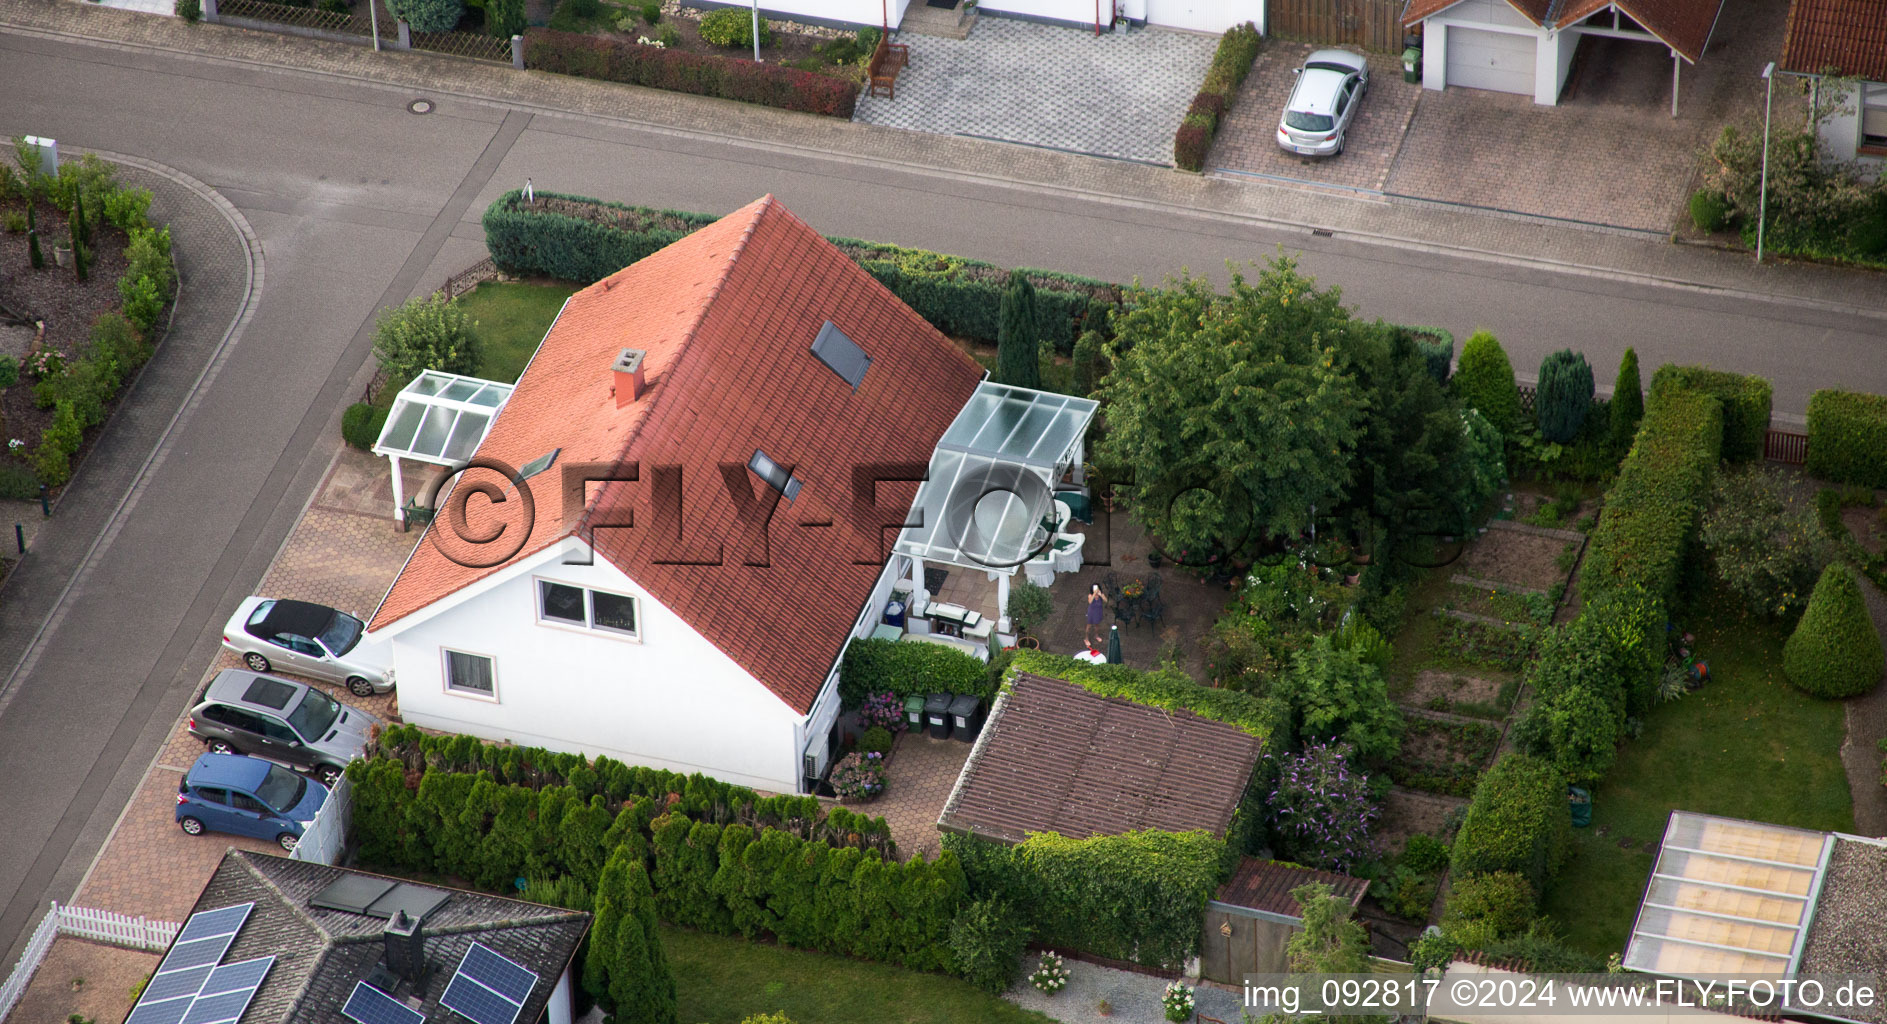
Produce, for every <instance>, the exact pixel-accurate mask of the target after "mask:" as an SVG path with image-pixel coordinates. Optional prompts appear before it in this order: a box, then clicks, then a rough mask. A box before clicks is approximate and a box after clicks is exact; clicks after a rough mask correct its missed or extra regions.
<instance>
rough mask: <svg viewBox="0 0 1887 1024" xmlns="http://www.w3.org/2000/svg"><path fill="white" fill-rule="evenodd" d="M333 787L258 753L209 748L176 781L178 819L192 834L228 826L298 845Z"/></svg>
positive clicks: (231, 829)
mask: <svg viewBox="0 0 1887 1024" xmlns="http://www.w3.org/2000/svg"><path fill="white" fill-rule="evenodd" d="M327 799H328V788H327V787H326V786H323V785H322V784H321V783H319V782H316V781H314V780H313V779H309V778H305V777H303V776H300V775H297V774H295V773H294V772H291V771H289V770H288V769H286V768H283V767H282V766H281V765H278V764H272V763H270V762H268V761H264V760H262V759H261V758H258V757H244V756H243V755H241V754H204V755H203V756H202V757H199V758H197V763H196V764H193V765H191V766H190V771H189V772H188V773H187V774H185V775H184V777H183V781H182V782H180V783H178V784H177V824H178V825H181V826H182V827H183V830H184V831H185V832H187V833H189V834H190V835H193V836H200V835H202V834H203V833H205V832H228V833H231V834H233V835H239V836H252V837H254V838H256V839H272V840H274V841H275V842H276V843H278V844H280V846H281V847H282V849H284V850H289V851H293V850H294V849H295V843H296V842H298V841H299V840H300V839H301V834H302V832H303V831H304V830H305V829H306V828H307V827H308V826H309V825H310V824H312V823H313V822H314V816H315V814H316V813H317V812H319V811H320V810H321V805H322V804H323V803H325V802H326V801H327Z"/></svg>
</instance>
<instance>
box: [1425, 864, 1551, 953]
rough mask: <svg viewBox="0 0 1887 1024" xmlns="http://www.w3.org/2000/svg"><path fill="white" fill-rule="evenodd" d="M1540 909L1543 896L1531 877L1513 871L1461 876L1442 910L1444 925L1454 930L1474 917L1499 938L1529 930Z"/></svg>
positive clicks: (1445, 929) (1445, 927)
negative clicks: (1532, 884) (1538, 893)
mask: <svg viewBox="0 0 1887 1024" xmlns="http://www.w3.org/2000/svg"><path fill="white" fill-rule="evenodd" d="M1538 912H1539V897H1538V895H1537V894H1536V893H1535V892H1534V891H1533V886H1531V885H1529V884H1528V883H1527V880H1526V879H1525V878H1523V877H1521V876H1520V875H1518V874H1515V873H1514V872H1512V871H1495V872H1493V873H1491V874H1486V875H1469V876H1467V877H1465V878H1457V879H1455V880H1454V883H1453V885H1452V887H1451V891H1450V892H1449V894H1448V905H1447V906H1446V907H1445V908H1444V909H1443V910H1442V919H1441V920H1442V929H1443V930H1444V931H1447V932H1454V931H1455V930H1456V929H1457V928H1459V927H1460V926H1461V925H1463V924H1465V923H1467V922H1470V921H1485V922H1487V927H1488V928H1490V929H1492V931H1493V933H1494V936H1495V937H1496V938H1505V937H1506V936H1509V935H1514V934H1517V933H1519V932H1524V931H1526V930H1527V925H1529V924H1532V923H1533V918H1534V915H1535V914H1537V913H1538Z"/></svg>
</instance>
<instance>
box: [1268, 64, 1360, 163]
mask: <svg viewBox="0 0 1887 1024" xmlns="http://www.w3.org/2000/svg"><path fill="white" fill-rule="evenodd" d="M1296 74H1297V86H1296V87H1295V88H1293V89H1292V90H1291V98H1290V100H1289V102H1287V103H1285V104H1284V117H1283V118H1281V119H1280V120H1279V121H1278V145H1280V146H1282V147H1284V148H1285V149H1286V150H1289V151H1290V152H1292V153H1297V154H1299V155H1302V156H1336V155H1337V154H1338V153H1341V152H1343V136H1344V134H1345V133H1347V132H1348V131H1349V128H1350V122H1351V120H1353V119H1354V118H1355V117H1356V108H1357V107H1359V106H1361V105H1362V103H1363V94H1364V93H1366V92H1368V91H1369V64H1368V63H1367V62H1365V61H1364V60H1363V58H1362V57H1361V56H1359V55H1357V54H1354V53H1351V52H1350V51H1348V50H1318V51H1317V52H1315V53H1313V54H1311V55H1310V56H1309V57H1306V58H1305V59H1304V66H1303V67H1301V68H1298V69H1297V71H1296Z"/></svg>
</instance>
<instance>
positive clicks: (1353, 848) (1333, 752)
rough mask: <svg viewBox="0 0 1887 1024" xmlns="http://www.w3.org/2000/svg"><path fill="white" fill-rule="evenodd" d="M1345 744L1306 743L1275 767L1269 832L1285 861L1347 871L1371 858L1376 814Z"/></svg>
mask: <svg viewBox="0 0 1887 1024" xmlns="http://www.w3.org/2000/svg"><path fill="white" fill-rule="evenodd" d="M1349 753H1350V748H1349V746H1348V745H1347V744H1341V743H1334V744H1325V743H1312V744H1309V745H1307V746H1305V748H1304V750H1303V752H1302V753H1300V754H1298V755H1296V756H1294V757H1288V758H1285V759H1284V760H1283V763H1282V764H1281V765H1280V766H1279V769H1278V784H1277V788H1276V789H1274V790H1272V792H1271V799H1270V800H1269V802H1268V803H1269V809H1270V811H1271V833H1272V835H1273V836H1274V837H1275V838H1276V840H1277V843H1278V846H1279V848H1280V850H1281V852H1283V854H1284V855H1285V856H1286V857H1287V858H1288V859H1290V860H1293V861H1296V862H1297V863H1299V864H1304V865H1307V866H1309V867H1314V868H1324V869H1326V870H1330V871H1349V870H1351V869H1352V868H1354V867H1355V866H1356V865H1358V864H1361V863H1362V862H1364V861H1366V860H1368V859H1369V858H1370V856H1371V852H1372V851H1371V846H1370V841H1369V827H1370V825H1371V824H1372V823H1373V822H1375V820H1376V814H1377V810H1376V807H1375V806H1374V805H1373V804H1372V803H1371V802H1370V799H1369V776H1367V775H1364V774H1362V773H1361V772H1357V771H1353V770H1351V768H1350V765H1349V761H1348V756H1349Z"/></svg>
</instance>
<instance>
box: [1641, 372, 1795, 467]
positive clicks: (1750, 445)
mask: <svg viewBox="0 0 1887 1024" xmlns="http://www.w3.org/2000/svg"><path fill="white" fill-rule="evenodd" d="M1673 387H1676V388H1683V389H1685V390H1688V391H1695V392H1698V393H1700V394H1705V395H1710V396H1712V397H1714V398H1715V399H1717V401H1719V402H1722V403H1723V456H1722V457H1723V458H1724V459H1725V460H1726V461H1729V462H1750V461H1753V460H1756V459H1760V458H1762V457H1763V442H1764V440H1765V438H1766V437H1767V435H1768V433H1769V408H1770V395H1771V388H1770V387H1769V382H1768V381H1766V380H1764V379H1763V378H1761V377H1757V376H1754V375H1750V376H1745V375H1743V374H1740V373H1726V372H1724V371H1722V370H1712V369H1710V368H1708V367H1704V366H1677V365H1674V364H1671V363H1666V364H1665V365H1663V366H1660V367H1658V372H1656V373H1654V374H1652V375H1651V398H1652V400H1653V401H1654V402H1655V401H1656V400H1657V396H1658V393H1659V392H1660V391H1662V390H1664V389H1666V388H1673Z"/></svg>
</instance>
